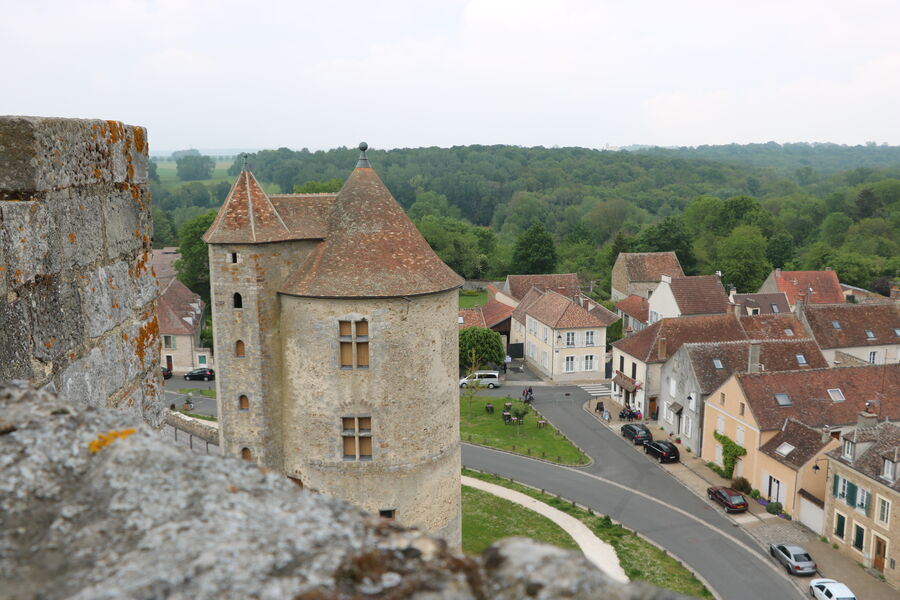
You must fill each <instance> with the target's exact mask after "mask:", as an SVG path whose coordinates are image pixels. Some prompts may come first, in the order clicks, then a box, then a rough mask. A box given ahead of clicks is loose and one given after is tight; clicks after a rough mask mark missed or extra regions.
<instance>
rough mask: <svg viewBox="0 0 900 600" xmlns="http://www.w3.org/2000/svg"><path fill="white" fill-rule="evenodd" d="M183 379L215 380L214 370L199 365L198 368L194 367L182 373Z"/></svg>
mask: <svg viewBox="0 0 900 600" xmlns="http://www.w3.org/2000/svg"><path fill="white" fill-rule="evenodd" d="M184 379H185V380H188V379H199V380H201V381H215V380H216V372H215V371H213V370H212V369H207V368H206V367H201V368H199V369H194V370H193V371H190V372H188V373H185V374H184Z"/></svg>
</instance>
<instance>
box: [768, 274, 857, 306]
mask: <svg viewBox="0 0 900 600" xmlns="http://www.w3.org/2000/svg"><path fill="white" fill-rule="evenodd" d="M775 284H776V285H777V286H778V289H779V291H782V292H784V294H785V295H786V296H787V299H788V302H790V303H791V305H792V306H793V305H794V304H796V303H797V295H798V294H806V302H807V303H809V304H837V303H840V302H843V301H844V294H843V292H842V291H841V283H840V282H839V281H838V278H837V274H836V273H835V272H834V271H778V270H776V271H775Z"/></svg>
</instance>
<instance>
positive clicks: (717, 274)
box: [716, 271, 722, 279]
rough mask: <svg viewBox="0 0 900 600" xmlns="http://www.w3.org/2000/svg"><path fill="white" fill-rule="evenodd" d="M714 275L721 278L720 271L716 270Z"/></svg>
mask: <svg viewBox="0 0 900 600" xmlns="http://www.w3.org/2000/svg"><path fill="white" fill-rule="evenodd" d="M716 277H718V278H719V279H722V271H716Z"/></svg>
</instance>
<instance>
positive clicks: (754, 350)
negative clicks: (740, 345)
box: [747, 342, 759, 373]
mask: <svg viewBox="0 0 900 600" xmlns="http://www.w3.org/2000/svg"><path fill="white" fill-rule="evenodd" d="M758 371H759V342H752V343H751V344H750V360H749V361H747V372H748V373H756V372H758Z"/></svg>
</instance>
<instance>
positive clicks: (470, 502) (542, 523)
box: [462, 486, 580, 554]
mask: <svg viewBox="0 0 900 600" xmlns="http://www.w3.org/2000/svg"><path fill="white" fill-rule="evenodd" d="M513 536H522V537H530V538H534V539H536V540H540V541H542V542H546V543H548V544H552V545H554V546H559V547H560V548H568V549H571V550H579V548H578V544H576V543H575V541H574V540H573V539H572V538H571V537H570V536H569V534H568V533H566V532H565V531H563V529H562V528H561V527H560V526H559V525H557V524H556V523H554V522H553V521H551V520H550V519H548V518H547V517H545V516H543V515H539V514H537V513H536V512H534V511H533V510H529V509H527V508H525V507H524V506H521V505H519V504H516V503H514V502H510V501H509V500H504V499H503V498H498V497H497V496H494V495H493V494H489V493H487V492H483V491H481V490H477V489H475V488H470V487H466V486H462V543H463V551H464V552H465V553H466V554H481V553H482V552H483V551H484V550H485V548H487V547H488V546H490V545H491V544H493V543H494V542H496V541H497V540H499V539H501V538H506V537H513ZM579 551H580V550H579Z"/></svg>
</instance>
